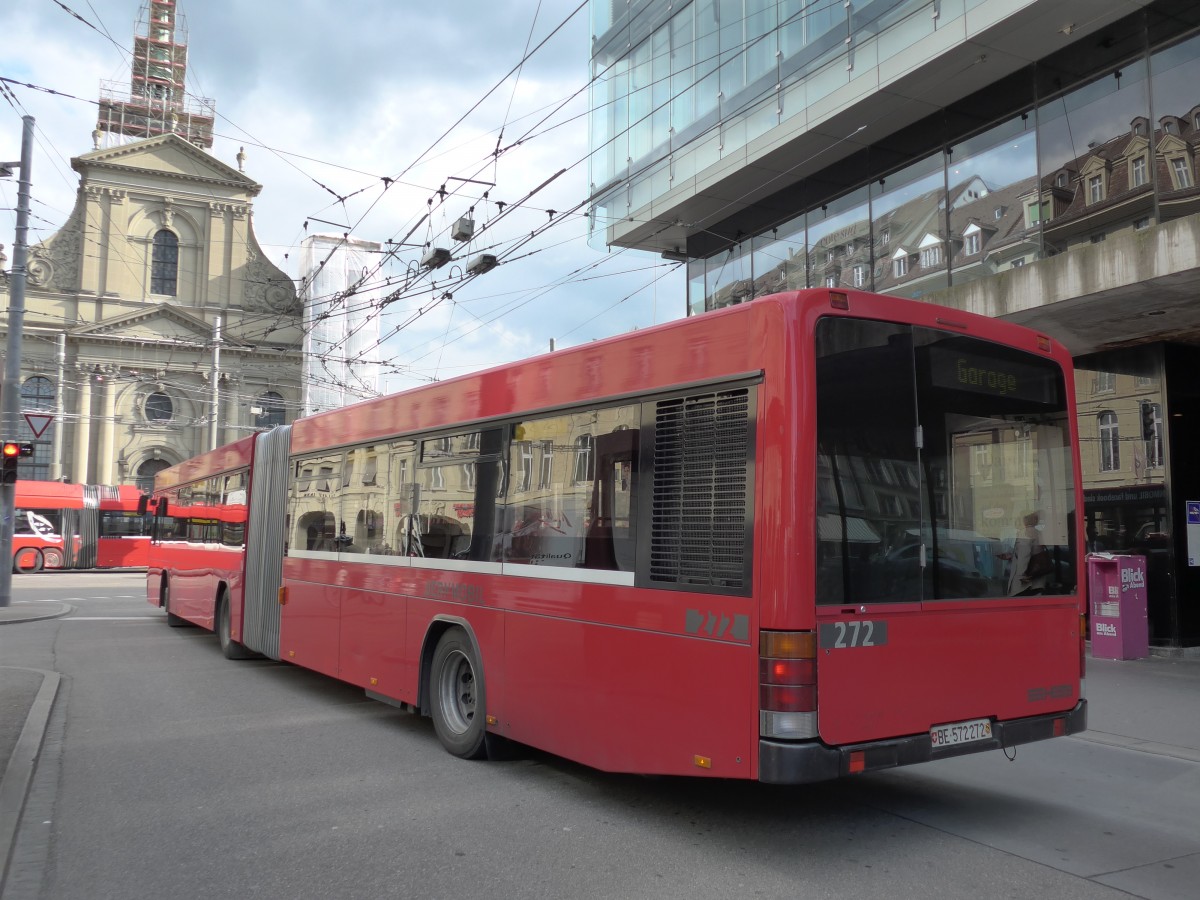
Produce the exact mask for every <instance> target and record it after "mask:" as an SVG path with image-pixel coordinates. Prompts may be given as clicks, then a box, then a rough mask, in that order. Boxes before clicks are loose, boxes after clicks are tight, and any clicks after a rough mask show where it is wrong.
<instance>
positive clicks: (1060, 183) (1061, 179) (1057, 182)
mask: <svg viewBox="0 0 1200 900" xmlns="http://www.w3.org/2000/svg"><path fill="white" fill-rule="evenodd" d="M1067 181H1068V178H1067V173H1066V172H1059V173H1058V174H1057V175H1055V176H1054V186H1055V187H1060V188H1065V187H1066V186H1067Z"/></svg>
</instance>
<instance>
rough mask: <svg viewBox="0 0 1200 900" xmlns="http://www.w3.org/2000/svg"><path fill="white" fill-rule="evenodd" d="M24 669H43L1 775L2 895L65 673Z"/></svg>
mask: <svg viewBox="0 0 1200 900" xmlns="http://www.w3.org/2000/svg"><path fill="white" fill-rule="evenodd" d="M24 671H26V672H38V673H40V674H41V676H42V685H41V687H39V688H38V692H37V696H36V697H35V698H34V700H33V705H32V706H30V708H29V715H28V716H27V717H26V719H25V727H24V728H22V729H21V736H20V737H18V738H17V745H16V747H15V748H14V749H13V753H12V757H11V758H10V759H9V761H8V768H6V769H5V770H4V776H3V778H0V854H3V862H4V865H3V866H2V867H0V895H2V894H3V893H4V883H5V881H6V880H7V879H8V864H9V862H10V860H11V858H12V851H13V844H14V843H15V842H16V837H17V826H18V825H20V823H21V813H22V812H23V811H24V809H25V798H26V797H27V796H28V795H29V783H30V782H31V781H32V780H33V771H34V769H35V767H36V765H37V757H38V753H39V752H40V751H41V749H42V738H43V737H44V736H45V734H46V723H47V722H48V721H49V720H50V711H51V709H53V707H54V698H55V697H56V696H58V686H59V683H60V682H61V681H62V676H61V675H59V674H58V673H57V672H49V671H46V670H45V669H25V670H24Z"/></svg>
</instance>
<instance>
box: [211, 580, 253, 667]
mask: <svg viewBox="0 0 1200 900" xmlns="http://www.w3.org/2000/svg"><path fill="white" fill-rule="evenodd" d="M217 639H218V640H220V642H221V653H222V654H223V655H224V656H225V658H226V659H254V657H256V656H257V655H258V654H257V653H255V652H254V651H253V650H248V649H246V646H245V645H244V644H239V643H238V642H237V641H235V640H234V639H233V612H232V611H231V610H230V608H229V595H228V594H227V593H225V591H221V595H220V596H219V597H217Z"/></svg>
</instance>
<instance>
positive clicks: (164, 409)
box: [143, 391, 175, 422]
mask: <svg viewBox="0 0 1200 900" xmlns="http://www.w3.org/2000/svg"><path fill="white" fill-rule="evenodd" d="M143 412H144V414H145V416H146V421H147V422H170V421H171V419H173V418H174V417H175V404H174V403H172V402H171V398H170V397H168V396H167V395H166V394H165V393H163V392H162V391H155V392H154V393H153V394H150V395H149V396H148V397H147V398H146V405H145V407H144V408H143Z"/></svg>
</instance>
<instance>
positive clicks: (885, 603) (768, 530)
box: [148, 291, 1086, 782]
mask: <svg viewBox="0 0 1200 900" xmlns="http://www.w3.org/2000/svg"><path fill="white" fill-rule="evenodd" d="M1074 423H1075V408H1074V389H1073V382H1072V371H1071V361H1070V356H1069V355H1068V353H1067V352H1066V350H1065V349H1064V348H1063V347H1062V346H1060V345H1059V344H1057V343H1056V342H1054V341H1052V340H1051V339H1049V338H1048V337H1046V336H1045V335H1041V334H1038V333H1036V332H1033V331H1030V330H1027V329H1024V328H1021V327H1017V326H1014V325H1011V324H1007V323H1004V322H999V321H996V320H992V319H988V318H984V317H979V316H974V315H970V314H967V313H961V312H957V311H951V310H946V309H943V308H940V307H937V306H933V305H930V304H925V303H919V302H914V301H907V300H900V299H895V298H889V297H880V296H876V295H871V294H866V293H859V292H853V291H847V292H841V291H802V292H795V293H789V294H779V295H775V296H771V297H763V298H759V299H756V300H754V301H753V302H750V303H746V304H743V305H739V306H734V307H730V308H728V309H725V310H721V311H718V312H714V313H709V314H705V315H703V316H697V317H693V318H690V319H686V320H683V321H679V322H672V323H670V324H666V325H663V326H659V327H656V328H651V329H646V330H642V331H637V332H634V333H632V334H627V335H623V336H620V337H615V338H611V339H608V340H604V341H597V342H595V343H591V344H587V345H585V346H581V347H577V348H573V349H570V350H563V351H559V352H557V353H552V354H550V355H547V356H542V357H538V358H535V359H531V360H527V361H523V362H518V363H514V364H511V365H506V366H502V367H499V368H496V369H492V370H489V371H486V372H480V373H477V374H473V375H467V376H463V377H461V378H456V379H454V380H450V381H445V382H439V383H436V384H432V385H428V386H425V387H421V388H418V389H415V390H411V391H407V392H404V393H400V394H396V395H392V396H387V397H381V398H378V399H375V400H371V401H367V402H364V403H360V404H357V405H355V406H351V407H347V408H345V409H340V410H335V411H331V412H326V413H321V414H319V415H315V416H311V417H308V418H303V419H299V420H297V421H296V422H295V423H294V424H293V425H291V426H288V427H283V428H277V429H275V430H273V431H271V432H266V433H263V434H260V435H257V436H256V437H253V438H247V439H245V440H243V441H239V442H238V443H236V444H232V445H229V446H228V447H225V448H221V449H219V450H216V451H213V452H211V453H208V454H205V455H203V456H202V457H199V458H197V459H195V460H191V461H189V462H186V463H183V464H181V465H179V466H176V467H174V468H172V469H168V470H166V471H164V472H162V473H160V474H159V475H158V479H157V481H156V488H155V501H154V508H155V512H156V526H155V539H154V543H153V545H152V550H151V564H150V569H149V576H148V594H149V600H150V602H151V603H154V604H158V605H162V606H165V607H166V611H167V613H168V619H169V620H170V621H171V622H172V623H173V624H182V623H185V622H191V623H194V624H198V625H201V626H203V627H206V628H210V629H214V630H216V631H217V633H218V634H219V635H220V639H221V645H222V647H223V649H224V650H225V652H226V654H227V655H229V656H242V655H250V654H255V653H257V654H263V655H265V656H268V657H270V658H273V659H279V660H283V661H286V662H291V663H295V664H297V665H300V666H304V667H307V668H310V669H313V670H316V671H318V672H322V673H325V674H327V675H329V676H332V677H335V678H339V679H342V680H344V681H347V682H350V683H353V684H356V685H358V686H360V687H362V688H363V689H364V690H365V691H366V692H367V693H368V694H369V695H370V696H372V697H376V698H378V699H381V700H385V701H387V702H391V703H394V704H398V705H401V706H405V707H408V708H411V709H414V710H416V711H419V712H421V713H424V714H428V715H430V716H431V717H432V719H433V723H434V727H435V731H436V733H437V735H438V737H439V739H440V741H441V742H442V744H443V745H444V746H445V747H446V749H447V750H449V751H450V752H452V753H454V754H457V755H459V756H462V757H468V758H473V757H480V756H484V755H486V754H487V753H488V752H489V747H490V746H491V745H492V744H493V743H494V740H495V739H496V738H508V739H511V740H515V741H518V742H521V743H525V744H529V745H533V746H537V747H540V748H542V749H545V750H547V751H550V752H553V753H556V754H559V755H561V756H564V757H568V758H570V759H574V760H577V761H579V762H582V763H585V764H587V765H591V766H595V767H597V768H600V769H604V770H610V771H623V772H641V773H662V774H676V775H683V774H692V775H705V776H719V777H729V778H747V779H757V780H761V781H767V782H809V781H818V780H823V779H830V778H836V777H839V776H843V775H848V774H852V773H857V772H867V771H872V770H876V769H882V768H889V767H893V766H897V765H904V764H907V763H915V762H920V761H925V760H935V759H941V758H944V757H948V756H953V755H957V754H961V753H969V752H974V751H979V750H987V749H996V748H1000V747H1011V746H1013V745H1016V744H1020V743H1024V742H1028V741H1034V740H1040V739H1044V738H1050V737H1054V736H1060V735H1065V734H1071V733H1075V732H1078V731H1081V730H1083V729H1084V727H1085V726H1086V701H1085V700H1084V698H1083V674H1084V673H1083V664H1084V633H1083V631H1082V630H1081V612H1082V603H1081V599H1080V586H1079V577H1078V573H1079V572H1080V566H1081V563H1082V543H1081V542H1080V540H1079V537H1078V529H1079V516H1078V514H1077V513H1078V510H1080V509H1081V508H1082V499H1081V498H1082V492H1081V488H1080V484H1079V474H1078V473H1079V466H1078V453H1077V442H1076V437H1075V430H1074V429H1075V425H1074Z"/></svg>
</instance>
